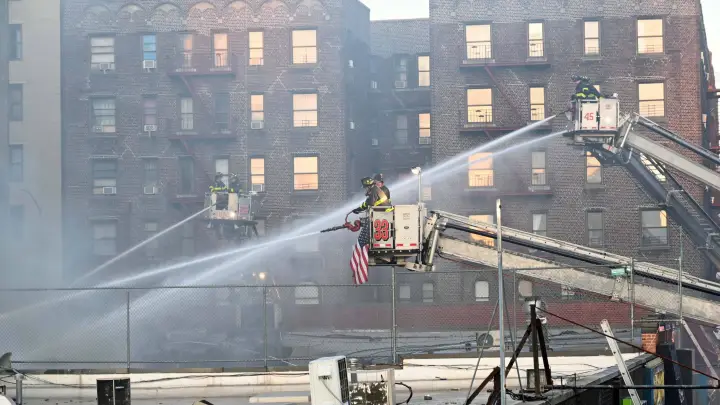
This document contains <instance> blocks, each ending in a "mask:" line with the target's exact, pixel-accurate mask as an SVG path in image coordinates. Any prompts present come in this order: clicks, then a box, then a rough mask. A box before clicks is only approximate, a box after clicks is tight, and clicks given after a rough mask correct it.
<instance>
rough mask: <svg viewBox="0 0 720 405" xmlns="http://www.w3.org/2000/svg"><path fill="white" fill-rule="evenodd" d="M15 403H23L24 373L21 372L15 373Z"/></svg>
mask: <svg viewBox="0 0 720 405" xmlns="http://www.w3.org/2000/svg"><path fill="white" fill-rule="evenodd" d="M15 403H16V404H17V405H22V403H23V375H22V374H20V373H17V374H15Z"/></svg>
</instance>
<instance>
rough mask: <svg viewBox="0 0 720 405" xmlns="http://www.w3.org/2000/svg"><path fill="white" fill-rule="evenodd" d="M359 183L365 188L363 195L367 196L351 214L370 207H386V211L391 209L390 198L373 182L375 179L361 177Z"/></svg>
mask: <svg viewBox="0 0 720 405" xmlns="http://www.w3.org/2000/svg"><path fill="white" fill-rule="evenodd" d="M361 183H362V185H363V188H365V195H366V196H367V198H366V199H365V202H364V203H362V205H360V206H359V207H357V208H355V209H354V210H353V211H352V212H353V214H359V213H361V212H363V211H365V210H366V209H368V208H370V207H388V208H387V209H386V210H385V211H388V212H389V211H392V210H393V208H392V203H391V202H390V199H389V198H388V196H387V195H386V194H385V193H384V192H383V191H382V189H381V188H380V187H378V186H377V184H375V180H373V178H372V177H363V179H362V180H361Z"/></svg>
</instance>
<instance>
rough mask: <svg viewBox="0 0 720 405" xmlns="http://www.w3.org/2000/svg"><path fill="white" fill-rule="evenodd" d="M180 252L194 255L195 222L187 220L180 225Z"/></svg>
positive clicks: (184, 254) (185, 254) (187, 255)
mask: <svg viewBox="0 0 720 405" xmlns="http://www.w3.org/2000/svg"><path fill="white" fill-rule="evenodd" d="M181 246H182V247H181V250H182V251H181V252H180V254H181V255H182V256H185V257H191V256H195V223H194V222H188V223H185V224H183V227H182V242H181Z"/></svg>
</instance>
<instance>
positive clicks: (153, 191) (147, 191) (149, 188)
mask: <svg viewBox="0 0 720 405" xmlns="http://www.w3.org/2000/svg"><path fill="white" fill-rule="evenodd" d="M157 191H158V189H157V187H155V186H145V187H143V193H144V194H146V195H151V194H157Z"/></svg>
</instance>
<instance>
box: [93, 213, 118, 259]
mask: <svg viewBox="0 0 720 405" xmlns="http://www.w3.org/2000/svg"><path fill="white" fill-rule="evenodd" d="M102 225H112V229H113V233H114V236H113V237H101V238H98V237H96V227H98V226H102ZM117 228H118V223H117V221H112V220H110V221H93V222H92V242H93V243H92V252H93V256H95V257H110V256H115V255H117V253H118V229H117ZM107 240H111V241H113V248H112V253H110V252H107V253H98V245H97V242H98V241H107Z"/></svg>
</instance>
